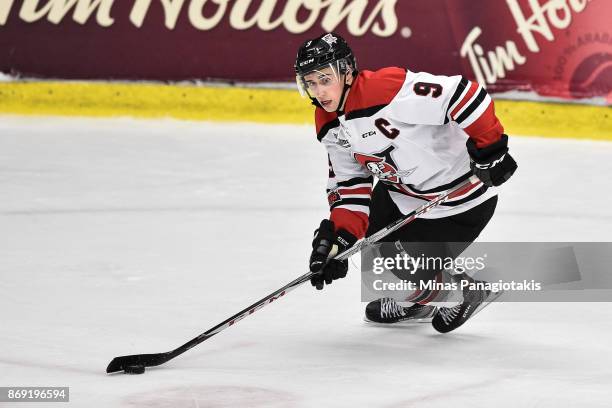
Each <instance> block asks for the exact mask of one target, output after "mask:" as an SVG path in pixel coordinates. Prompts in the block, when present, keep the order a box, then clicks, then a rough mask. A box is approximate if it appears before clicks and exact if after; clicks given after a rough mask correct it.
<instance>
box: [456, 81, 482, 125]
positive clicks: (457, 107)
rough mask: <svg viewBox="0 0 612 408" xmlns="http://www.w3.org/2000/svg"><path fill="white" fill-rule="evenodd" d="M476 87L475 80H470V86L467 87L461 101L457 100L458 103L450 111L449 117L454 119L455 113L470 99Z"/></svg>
mask: <svg viewBox="0 0 612 408" xmlns="http://www.w3.org/2000/svg"><path fill="white" fill-rule="evenodd" d="M477 89H478V84H477V83H476V82H471V85H470V88H469V89H468V91H467V93H466V94H465V96H464V97H463V99H461V102H459V104H458V105H457V106H456V107H455V109H453V111H452V112H451V114H450V116H451V119H455V118H456V116H457V113H458V112H459V111H460V110H461V108H463V107H464V106H465V104H466V103H468V101H469V100H470V99H472V97H473V96H474V94H475V93H476V90H477Z"/></svg>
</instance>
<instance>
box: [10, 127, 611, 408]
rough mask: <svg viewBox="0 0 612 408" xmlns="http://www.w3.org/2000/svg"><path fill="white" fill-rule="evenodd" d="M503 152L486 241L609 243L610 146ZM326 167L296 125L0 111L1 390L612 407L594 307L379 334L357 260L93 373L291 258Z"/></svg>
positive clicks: (125, 403) (525, 142) (533, 145)
mask: <svg viewBox="0 0 612 408" xmlns="http://www.w3.org/2000/svg"><path fill="white" fill-rule="evenodd" d="M511 148H512V153H513V155H514V156H515V157H516V158H517V160H518V162H519V164H520V168H519V171H518V172H517V173H516V175H515V177H513V179H512V180H511V181H510V182H509V183H507V185H506V187H505V189H504V191H503V193H502V194H501V196H500V203H499V206H498V210H497V213H496V215H495V216H494V218H493V220H492V221H491V223H490V224H489V226H488V227H487V228H486V229H485V231H484V232H483V234H482V235H481V240H483V241H608V240H610V227H611V224H612V210H611V208H612V206H611V204H612V202H611V201H612V193H611V192H610V189H609V185H610V181H609V175H610V174H612V160H610V159H611V158H612V143H602V142H585V141H571V140H553V139H538V138H513V139H512V142H511ZM326 172H327V163H326V156H325V153H324V150H323V148H322V146H320V145H319V144H318V143H317V142H316V140H315V138H314V136H313V134H312V129H311V127H305V126H264V125H253V124H209V123H190V122H177V121H171V120H168V121H135V120H130V119H115V120H92V119H58V118H23V117H1V118H0V386H28V385H30V386H34V385H37V386H70V397H71V402H70V403H69V404H67V405H66V406H70V407H178V408H182V407H315V406H316V407H348V406H351V407H419V408H429V407H445V408H446V407H449V406H454V407H468V406H469V407H539V408H547V407H551V408H552V407H555V408H556V407H609V406H610V404H611V402H610V401H611V397H610V384H612V369H611V368H610V367H611V364H612V352H611V351H610V341H611V334H612V307H611V305H610V304H609V303H565V304H564V303H550V304H542V303H538V304H503V303H500V304H495V305H493V306H491V307H489V308H488V309H486V310H485V311H483V312H482V313H481V314H480V315H479V316H477V317H476V318H475V319H473V320H471V321H470V322H469V323H468V324H466V325H465V326H464V327H462V328H461V329H459V330H457V331H456V332H454V333H451V334H448V335H440V334H437V333H435V332H434V330H433V329H432V328H431V327H430V326H429V325H427V324H424V325H420V326H418V327H414V328H377V327H370V326H366V325H365V324H364V323H363V322H362V320H361V319H362V314H363V308H364V304H362V303H361V302H360V292H359V285H360V282H359V274H358V273H357V271H352V273H351V274H350V275H349V278H347V279H345V280H343V281H338V282H335V283H334V284H333V285H332V286H331V287H329V288H327V289H326V290H324V291H322V292H316V291H314V290H313V289H312V288H311V287H310V286H304V287H301V288H298V289H296V290H295V291H293V292H291V293H290V294H289V295H287V296H286V297H285V298H283V299H282V300H279V301H278V302H275V303H274V304H272V305H270V306H268V307H266V308H265V309H263V310H261V311H259V312H258V313H256V314H255V315H254V316H251V317H249V318H247V319H245V320H243V321H241V322H240V323H239V324H237V325H236V326H234V327H231V328H229V329H227V330H226V331H224V332H222V333H220V334H218V335H217V336H215V337H213V338H212V339H210V340H208V341H206V342H204V343H203V344H201V345H199V346H197V347H196V348H194V349H192V350H190V351H188V352H187V353H185V354H184V355H182V356H180V357H178V358H176V359H175V360H172V361H171V362H169V363H167V364H165V365H163V366H161V367H159V368H156V369H153V368H152V369H149V370H147V372H146V374H145V375H140V376H128V375H123V374H119V375H107V374H105V368H106V365H107V364H108V362H109V361H110V360H111V359H112V357H114V356H118V355H125V354H133V353H155V352H162V351H167V350H170V349H172V348H174V347H176V346H178V345H180V344H182V343H184V342H185V341H187V340H189V339H191V338H193V337H195V336H196V335H197V334H199V333H201V332H203V331H205V330H206V329H208V328H210V327H212V326H213V325H215V324H216V323H218V322H220V321H222V320H224V319H225V318H226V317H228V316H229V315H231V314H233V313H235V312H237V311H239V310H240V309H242V308H243V307H245V306H247V305H248V304H250V303H251V302H253V301H255V300H257V299H259V298H261V297H263V296H264V295H266V294H268V293H270V292H272V291H273V290H275V289H277V288H278V287H280V286H282V285H283V284H285V283H287V282H288V281H290V280H292V279H294V278H295V277H297V276H299V275H301V274H302V273H304V272H305V264H306V261H307V256H308V247H309V245H310V240H311V233H312V230H313V229H314V227H315V226H316V224H317V223H318V221H319V220H320V219H321V218H323V217H324V216H326V214H327V206H326V202H325V197H324V188H325V181H326ZM47 405H48V404H39V403H36V404H26V403H24V404H19V405H14V404H13V405H10V404H8V403H7V404H2V403H0V406H17V407H24V408H25V407H27V406H32V407H43V406H47ZM56 405H57V404H53V405H52V406H56ZM60 405H61V406H64V405H62V404H59V405H57V406H60Z"/></svg>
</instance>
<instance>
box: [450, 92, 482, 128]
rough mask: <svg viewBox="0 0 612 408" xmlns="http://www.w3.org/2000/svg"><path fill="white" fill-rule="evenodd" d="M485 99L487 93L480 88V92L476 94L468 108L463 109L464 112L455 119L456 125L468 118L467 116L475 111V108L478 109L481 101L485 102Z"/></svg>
mask: <svg viewBox="0 0 612 408" xmlns="http://www.w3.org/2000/svg"><path fill="white" fill-rule="evenodd" d="M486 97H487V91H485V89H484V88H482V89H481V90H480V92H478V95H477V96H476V98H475V99H474V100H473V101H472V103H471V104H470V106H468V107H467V108H465V110H464V111H463V112H462V113H461V115H459V117H458V118H457V120H456V122H457V123H461V122H463V121H464V120H466V119H467V118H468V116H470V115H471V114H472V113H473V112H474V111H475V110H476V108H478V107H479V106H480V104H481V103H482V101H484V100H485V98H486Z"/></svg>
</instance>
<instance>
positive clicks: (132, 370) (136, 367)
mask: <svg viewBox="0 0 612 408" xmlns="http://www.w3.org/2000/svg"><path fill="white" fill-rule="evenodd" d="M123 372H124V373H126V374H142V373H144V372H145V366H144V365H142V364H133V365H129V366H126V367H125V368H124V369H123Z"/></svg>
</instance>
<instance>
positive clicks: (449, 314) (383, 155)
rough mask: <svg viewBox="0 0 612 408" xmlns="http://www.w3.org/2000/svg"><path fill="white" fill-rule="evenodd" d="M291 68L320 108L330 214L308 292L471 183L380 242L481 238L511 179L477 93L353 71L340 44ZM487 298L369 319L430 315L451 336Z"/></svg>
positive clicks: (407, 75) (396, 308) (330, 43)
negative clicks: (406, 218) (369, 244)
mask: <svg viewBox="0 0 612 408" xmlns="http://www.w3.org/2000/svg"><path fill="white" fill-rule="evenodd" d="M294 68H295V73H296V80H297V85H298V88H299V90H300V92H301V93H302V95H303V96H308V97H309V98H310V99H311V101H312V103H313V104H314V105H315V106H316V110H315V124H316V132H317V139H318V140H319V141H320V142H321V143H323V145H324V146H325V147H326V149H327V154H328V159H329V180H328V187H327V193H328V201H329V205H330V211H331V212H330V216H329V219H324V220H323V221H321V224H320V226H319V228H318V229H317V230H316V231H315V237H314V240H313V243H312V247H313V249H312V253H311V257H310V270H311V271H313V272H320V274H317V275H316V276H315V277H314V278H313V279H312V282H311V283H312V285H313V286H315V287H316V288H317V289H322V288H323V287H324V285H325V284H331V283H332V281H333V280H335V279H339V278H343V277H345V276H346V273H347V270H348V262H347V261H337V260H334V259H331V257H333V256H334V255H335V254H336V253H338V252H341V251H343V250H344V249H346V248H347V247H349V246H351V245H353V244H354V243H355V242H356V241H357V240H358V239H360V238H362V237H364V236H366V235H370V234H372V233H374V232H376V231H378V230H379V229H381V228H383V227H384V226H386V225H388V224H390V223H391V222H393V221H395V220H396V219H398V218H399V217H401V215H402V214H406V213H408V212H410V211H411V210H413V209H414V208H416V207H417V206H419V205H422V204H423V203H425V202H427V201H428V200H431V199H432V198H434V197H436V196H437V195H438V194H440V193H443V192H445V191H447V190H449V189H452V188H453V187H455V186H457V185H458V184H460V183H461V182H463V181H464V180H466V179H467V178H469V177H470V176H471V175H472V174H475V175H476V176H477V177H478V178H479V179H480V180H481V182H480V183H478V184H477V185H475V186H473V188H472V189H470V190H469V191H467V192H466V193H465V194H463V195H462V196H460V197H457V198H454V199H453V200H450V201H448V202H446V203H444V204H442V205H439V206H437V207H435V208H434V209H432V210H431V211H430V212H428V213H427V214H425V215H424V216H423V217H421V218H419V219H416V220H414V221H413V222H411V223H409V224H408V225H406V226H405V227H403V228H402V229H400V230H398V231H396V232H395V233H393V234H392V235H391V236H388V237H387V238H386V239H385V241H391V242H393V241H402V242H453V241H454V242H467V243H469V242H472V241H474V240H475V239H476V237H478V235H479V234H480V232H481V231H482V229H483V228H484V227H485V226H486V225H487V223H488V222H489V220H490V219H491V217H492V215H493V212H494V211H495V206H496V203H497V195H496V194H497V191H496V188H495V187H496V186H499V185H500V184H502V183H504V182H505V181H506V180H508V179H509V178H510V176H512V174H513V173H514V171H515V170H516V168H517V165H516V162H515V161H514V159H513V158H512V157H511V156H510V154H509V153H508V137H507V136H506V135H505V134H504V133H503V131H504V130H503V127H502V125H501V124H500V122H499V120H498V119H497V117H496V116H495V110H494V107H493V101H492V100H491V98H490V96H489V95H488V94H487V92H486V91H485V89H484V88H483V87H482V86H480V85H478V84H477V83H475V82H472V81H469V80H467V79H465V78H463V77H461V76H451V77H448V76H440V75H431V74H428V73H424V72H418V73H415V72H411V71H409V70H406V69H403V68H397V67H389V68H383V69H380V70H378V71H374V72H373V71H367V70H363V71H358V69H357V63H356V60H355V57H354V55H353V52H352V50H351V49H350V47H349V45H348V44H347V43H346V41H345V40H344V39H343V38H342V37H340V36H339V35H337V34H335V33H326V34H324V35H321V36H319V37H317V38H315V39H313V40H309V41H306V42H305V43H303V44H302V46H301V47H300V48H299V50H298V53H297V58H296V62H295V67H294ZM374 177H376V178H377V179H378V182H377V184H376V186H375V187H373V182H374ZM452 255H453V256H457V255H459V254H457V253H455V254H452ZM488 295H489V293H479V292H476V293H464V294H463V302H462V303H460V304H458V305H457V306H455V307H453V308H447V307H441V308H439V309H438V308H433V307H432V306H423V305H422V304H425V303H427V301H429V300H431V294H430V293H416V294H415V296H413V297H412V298H411V300H412V301H413V302H414V303H415V304H414V305H413V306H411V307H403V306H400V305H399V304H398V303H396V301H395V300H393V299H390V298H383V299H379V300H377V301H374V302H371V303H369V304H368V305H367V307H366V319H367V320H370V321H374V322H378V323H395V322H398V321H401V320H406V319H409V318H412V317H414V316H420V315H423V314H427V313H428V312H430V311H431V312H432V313H435V316H434V317H433V320H432V323H433V325H434V327H435V328H436V329H437V330H438V331H441V332H447V331H450V330H453V329H455V328H456V327H458V326H460V325H461V324H463V322H465V320H467V319H468V318H469V317H470V316H471V315H472V313H473V311H474V310H475V309H476V307H477V306H478V305H480V304H481V303H482V302H483V300H485V299H486V297H487V296H488ZM424 308H428V309H427V310H425V309H424Z"/></svg>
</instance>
